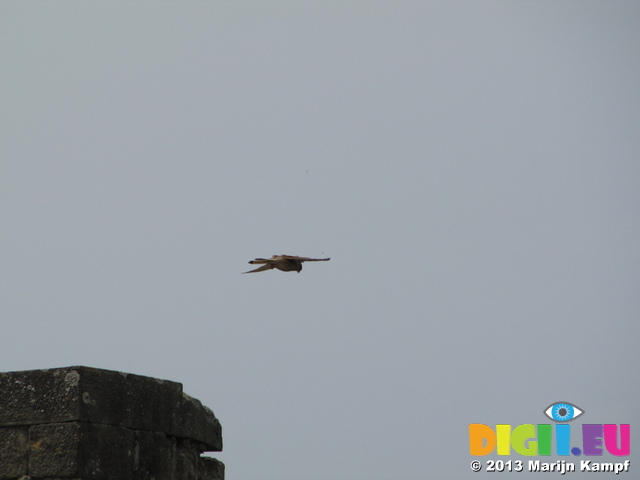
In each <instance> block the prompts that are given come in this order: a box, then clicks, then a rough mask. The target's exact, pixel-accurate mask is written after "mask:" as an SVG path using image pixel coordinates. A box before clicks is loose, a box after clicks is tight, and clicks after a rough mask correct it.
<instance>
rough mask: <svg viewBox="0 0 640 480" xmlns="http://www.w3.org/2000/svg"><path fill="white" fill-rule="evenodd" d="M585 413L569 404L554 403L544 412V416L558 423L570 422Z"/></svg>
mask: <svg viewBox="0 0 640 480" xmlns="http://www.w3.org/2000/svg"><path fill="white" fill-rule="evenodd" d="M583 413H584V411H583V410H580V409H579V408H578V407H576V406H575V405H573V404H572V403H569V402H558V403H552V404H551V405H549V406H548V407H547V409H546V410H545V411H544V414H545V415H546V416H547V417H549V418H550V419H551V420H554V421H556V422H570V421H571V420H575V419H576V418H578V417H579V416H580V415H582V414H583Z"/></svg>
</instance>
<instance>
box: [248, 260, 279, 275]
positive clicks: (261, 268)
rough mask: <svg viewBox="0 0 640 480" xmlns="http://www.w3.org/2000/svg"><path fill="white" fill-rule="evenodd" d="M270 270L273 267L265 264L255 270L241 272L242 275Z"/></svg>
mask: <svg viewBox="0 0 640 480" xmlns="http://www.w3.org/2000/svg"><path fill="white" fill-rule="evenodd" d="M249 263H254V262H249ZM272 268H273V265H270V264H268V263H267V264H266V265H262V266H261V267H258V268H256V269H255V270H249V271H248V272H242V273H253V272H264V271H265V270H271V269H272Z"/></svg>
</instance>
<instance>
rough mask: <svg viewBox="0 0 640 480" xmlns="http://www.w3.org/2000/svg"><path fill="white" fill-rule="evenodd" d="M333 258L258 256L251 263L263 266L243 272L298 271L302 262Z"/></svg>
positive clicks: (322, 260) (323, 260)
mask: <svg viewBox="0 0 640 480" xmlns="http://www.w3.org/2000/svg"><path fill="white" fill-rule="evenodd" d="M329 260H331V259H330V258H309V257H296V256H295V255H274V256H273V257H271V258H256V259H255V260H251V261H250V262H249V263H251V264H254V265H255V264H263V265H262V266H261V267H258V268H256V269H255V270H249V271H248V272H242V273H253V272H264V271H265V270H271V269H273V268H277V269H278V270H282V271H283V272H298V273H300V270H302V262H326V261H329Z"/></svg>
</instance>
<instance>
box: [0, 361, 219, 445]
mask: <svg viewBox="0 0 640 480" xmlns="http://www.w3.org/2000/svg"><path fill="white" fill-rule="evenodd" d="M70 421H83V422H90V423H100V424H104V425H114V426H119V427H126V428H130V429H135V430H146V431H156V432H158V431H159V432H164V433H166V434H168V435H173V436H176V437H185V436H186V437H187V438H192V439H193V440H197V441H199V442H200V443H202V444H204V445H205V449H206V450H207V451H221V450H222V430H221V428H220V423H219V422H218V420H217V419H216V417H215V415H214V414H213V412H212V411H211V410H209V409H208V408H206V407H204V406H203V405H202V404H201V403H200V402H199V401H197V400H195V399H193V398H191V397H189V396H188V395H184V394H183V392H182V384H180V383H177V382H170V381H168V380H159V379H156V378H151V377H145V376H142V375H133V374H130V373H121V372H115V371H111V370H101V369H96V368H89V367H81V366H79V367H66V368H56V369H49V370H31V371H24V372H9V373H0V426H12V425H34V424H41V423H62V422H70Z"/></svg>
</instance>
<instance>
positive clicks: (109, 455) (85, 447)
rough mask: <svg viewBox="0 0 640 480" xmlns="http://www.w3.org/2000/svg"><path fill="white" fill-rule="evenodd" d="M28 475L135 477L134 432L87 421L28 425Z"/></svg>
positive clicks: (93, 479)
mask: <svg viewBox="0 0 640 480" xmlns="http://www.w3.org/2000/svg"><path fill="white" fill-rule="evenodd" d="M29 448H30V452H29V475H30V476H31V477H33V478H47V477H59V478H82V479H83V480H109V479H115V478H117V479H118V480H129V479H132V475H133V474H132V472H133V457H134V449H135V434H134V432H132V431H131V430H128V429H125V428H120V427H113V426H109V425H97V424H90V423H84V422H68V423H57V424H56V423H54V424H48V425H34V426H32V427H30V428H29Z"/></svg>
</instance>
